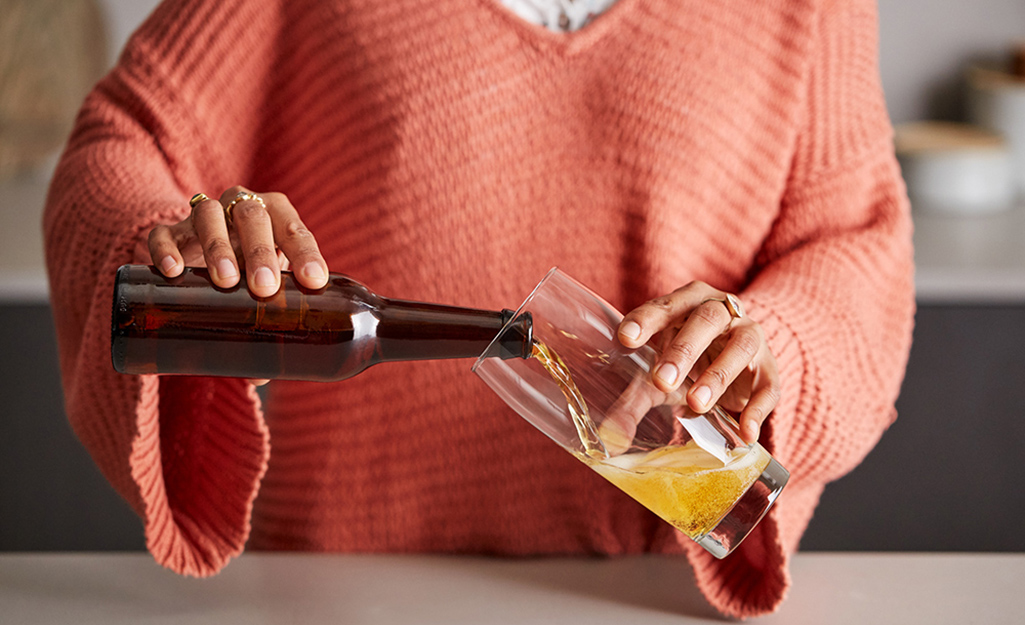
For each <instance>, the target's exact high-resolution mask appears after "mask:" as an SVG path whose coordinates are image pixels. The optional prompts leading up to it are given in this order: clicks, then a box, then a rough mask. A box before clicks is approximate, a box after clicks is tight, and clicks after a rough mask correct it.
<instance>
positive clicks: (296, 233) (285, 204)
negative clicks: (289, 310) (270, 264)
mask: <svg viewBox="0 0 1025 625" xmlns="http://www.w3.org/2000/svg"><path fill="white" fill-rule="evenodd" d="M263 199H264V201H265V202H266V203H267V212H268V214H269V215H270V217H271V224H272V228H273V231H274V240H275V241H277V244H278V247H280V248H281V251H282V252H284V255H285V258H287V259H288V262H289V264H290V265H291V267H292V268H293V271H292V273H293V274H294V275H295V277H296V279H297V280H298V281H299V283H300V284H302V285H303V286H305V287H307V288H310V289H321V288H323V287H324V286H325V285H326V284H327V261H325V260H324V257H323V256H322V255H321V254H320V248H319V247H318V246H317V240H316V239H315V238H314V237H313V233H311V232H310V230H309V229H308V228H307V227H306V224H304V223H303V221H302V219H300V217H299V213H298V211H296V210H295V207H294V206H292V203H291V202H290V201H289V200H288V198H287V197H286V196H285V195H284V194H282V193H267V194H265V195H263Z"/></svg>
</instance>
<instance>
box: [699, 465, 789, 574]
mask: <svg viewBox="0 0 1025 625" xmlns="http://www.w3.org/2000/svg"><path fill="white" fill-rule="evenodd" d="M789 479H790V473H789V472H788V471H787V470H786V469H784V468H783V465H781V464H780V463H778V462H776V459H775V458H773V459H771V460H770V461H769V464H768V465H766V467H765V470H764V471H762V474H761V475H760V476H759V477H758V479H757V480H755V482H754V484H752V485H751V488H749V489H747V492H745V493H744V495H743V496H742V497H741V498H740V499H739V500H738V501H737V503H735V504H733V507H732V508H730V511H729V512H727V513H726V516H724V517H723V518H722V519H721V520H720V521H719V523H718V525H716V526H715V527H714V528H712V529H711V530H709V532H708V533H707V534H704V535H703V536H698V537H697V538H695V539H694V541H695V542H696V543H698V544H699V545H701V546H702V547H704V548H705V550H706V551H708V552H709V553H711V554H712V555H713V556H715V557H716V558H720V559H721V558H725V557H726V556H728V555H729V554H730V552H731V551H733V550H734V549H736V548H737V545H739V544H740V542H741V541H742V540H744V538H746V537H747V535H748V534H749V533H750V532H751V530H752V529H753V528H754V526H755V525H758V522H759V521H761V520H762V517H764V516H765V513H766V512H768V511H769V508H771V507H772V503H773V502H774V501H776V497H777V496H778V495H779V492H780V491H781V490H783V487H784V486H786V483H787V480H789Z"/></svg>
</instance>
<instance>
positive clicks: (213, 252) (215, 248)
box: [203, 237, 235, 258]
mask: <svg viewBox="0 0 1025 625" xmlns="http://www.w3.org/2000/svg"><path fill="white" fill-rule="evenodd" d="M203 253H204V254H206V255H207V256H209V257H212V258H220V257H224V256H230V255H233V254H234V253H235V250H234V249H232V247H231V243H229V242H228V241H226V240H225V239H222V238H219V237H218V238H216V239H210V240H209V241H207V242H206V245H204V246H203Z"/></svg>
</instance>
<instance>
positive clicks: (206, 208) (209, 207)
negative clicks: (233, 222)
mask: <svg viewBox="0 0 1025 625" xmlns="http://www.w3.org/2000/svg"><path fill="white" fill-rule="evenodd" d="M221 213H222V210H221V207H220V204H218V203H217V202H211V201H209V200H208V201H206V202H200V203H199V204H196V205H195V206H193V207H192V218H193V219H194V220H196V219H204V218H206V217H211V216H215V217H219V216H220V214H221Z"/></svg>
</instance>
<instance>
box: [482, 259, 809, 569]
mask: <svg viewBox="0 0 1025 625" xmlns="http://www.w3.org/2000/svg"><path fill="white" fill-rule="evenodd" d="M523 314H529V315H530V316H531V317H532V319H533V340H534V345H535V347H534V354H535V357H532V358H529V359H519V358H516V359H511V360H502V359H499V358H492V357H489V356H491V351H492V350H493V349H497V346H499V345H500V344H501V342H502V339H503V334H504V333H505V332H506V331H507V330H508V331H514V330H513V328H512V326H507V328H503V330H502V332H500V333H499V335H498V336H497V337H496V338H495V342H494V343H493V346H495V347H493V348H489V350H488V351H485V352H484V354H483V355H482V356H481V358H480V359H478V361H477V362H476V364H475V365H474V367H473V370H474V372H475V373H476V374H477V375H478V376H480V377H481V378H482V379H483V380H484V381H485V382H486V383H487V384H488V386H489V387H491V389H492V390H493V391H494V392H495V393H497V394H498V395H499V396H500V397H501V398H502V399H503V400H504V401H505V402H506V403H507V404H508V405H509V406H510V407H512V408H513V409H514V410H515V411H516V412H517V413H519V414H520V416H522V417H523V418H524V419H526V420H527V421H529V422H530V423H531V424H533V425H534V427H536V428H537V429H539V430H540V431H541V432H543V433H544V434H545V435H547V436H548V437H549V438H551V439H552V440H553V441H555V442H556V443H558V444H559V445H560V446H562V447H563V448H564V449H565V450H566V451H568V452H569V453H571V454H573V455H574V456H575V457H576V458H578V459H579V460H581V461H582V462H584V463H586V464H587V465H588V466H590V467H591V468H592V469H594V470H595V471H596V472H597V473H599V474H600V475H601V476H602V477H604V478H606V479H607V480H609V481H610V482H612V483H613V484H615V485H616V486H617V487H619V488H621V489H622V490H623V491H625V492H626V493H627V494H629V495H630V496H631V497H633V498H634V499H636V500H637V501H639V502H640V503H641V504H643V505H644V506H646V507H647V508H648V509H650V510H651V511H652V512H654V513H655V514H657V515H658V516H660V517H661V518H662V519H664V520H665V521H667V522H669V523H670V524H672V525H673V526H675V527H676V528H677V529H679V530H681V531H683V532H684V533H685V534H687V535H688V536H689V537H690V538H692V539H693V540H694V541H696V542H697V543H698V544H699V545H701V546H702V547H704V548H705V549H706V550H707V551H708V552H710V553H711V554H712V555H714V556H715V557H717V558H723V557H725V556H726V555H728V554H729V553H730V552H731V551H733V549H735V548H736V546H737V545H738V544H739V543H740V541H742V540H743V539H744V537H745V536H747V534H748V533H749V532H750V531H751V529H752V528H754V526H755V525H756V524H757V523H758V522H759V521H760V520H761V518H762V517H763V516H764V515H765V513H766V512H767V511H768V510H769V508H770V507H771V506H772V503H773V501H775V499H776V497H777V495H779V493H780V491H781V490H782V489H783V486H784V485H785V484H786V482H787V479H788V478H789V473H788V472H787V470H786V469H784V468H783V467H782V466H781V465H780V464H779V463H778V462H776V460H775V459H774V458H772V457H771V456H770V455H769V454H768V452H767V451H766V450H765V448H763V447H762V446H761V445H760V444H758V443H754V444H752V445H748V444H746V443H745V442H744V441H743V440H742V439H741V437H740V434H739V430H738V427H737V424H736V422H735V421H734V420H733V418H732V417H731V416H730V415H728V414H727V413H726V412H724V411H723V410H722V409H721V408H719V407H718V406H716V407H714V408H712V410H710V411H708V412H707V413H705V414H697V413H695V412H694V411H692V410H690V409H689V408H688V407H687V402H686V392H687V388H688V387H689V381H687V382H685V383H684V384H683V385H682V386H681V387H680V388H679V389H677V390H676V391H674V392H672V393H668V394H667V393H663V392H662V391H659V390H658V389H657V388H656V387H655V386H654V384H652V382H651V373H650V371H651V367H652V365H653V364H654V363H655V361H656V358H657V353H656V351H655V350H654V349H653V348H652V347H650V346H648V345H645V346H642V347H640V348H638V349H629V348H627V347H625V346H623V345H622V344H621V343H620V342H619V340H618V338H617V335H616V333H617V330H618V327H619V323H620V322H621V321H622V319H623V315H622V314H620V313H619V312H618V311H617V310H616V309H615V308H613V307H612V306H610V305H609V304H608V303H607V302H605V301H604V300H603V299H602V298H601V297H599V296H597V295H596V294H594V293H593V292H591V291H590V290H589V289H587V288H586V287H584V286H583V285H581V284H580V283H578V282H577V281H575V280H574V279H573V278H571V277H569V276H567V275H566V274H564V273H562V272H560V271H559V270H557V269H552V270H551V271H550V272H548V275H547V276H545V278H544V279H543V280H542V281H541V282H540V283H539V284H538V285H537V287H536V288H535V289H534V291H533V292H532V293H531V294H530V296H529V297H528V298H527V299H526V301H524V303H523V304H522V305H521V306H520V308H519V310H517V311H516V314H515V315H513V316H512V317H511V318H512V319H517V318H521V315H523ZM546 364H547V366H546ZM553 376H554V377H553ZM560 377H561V378H562V379H561V380H560V379H559V378H560ZM574 386H575V388H574Z"/></svg>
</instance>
